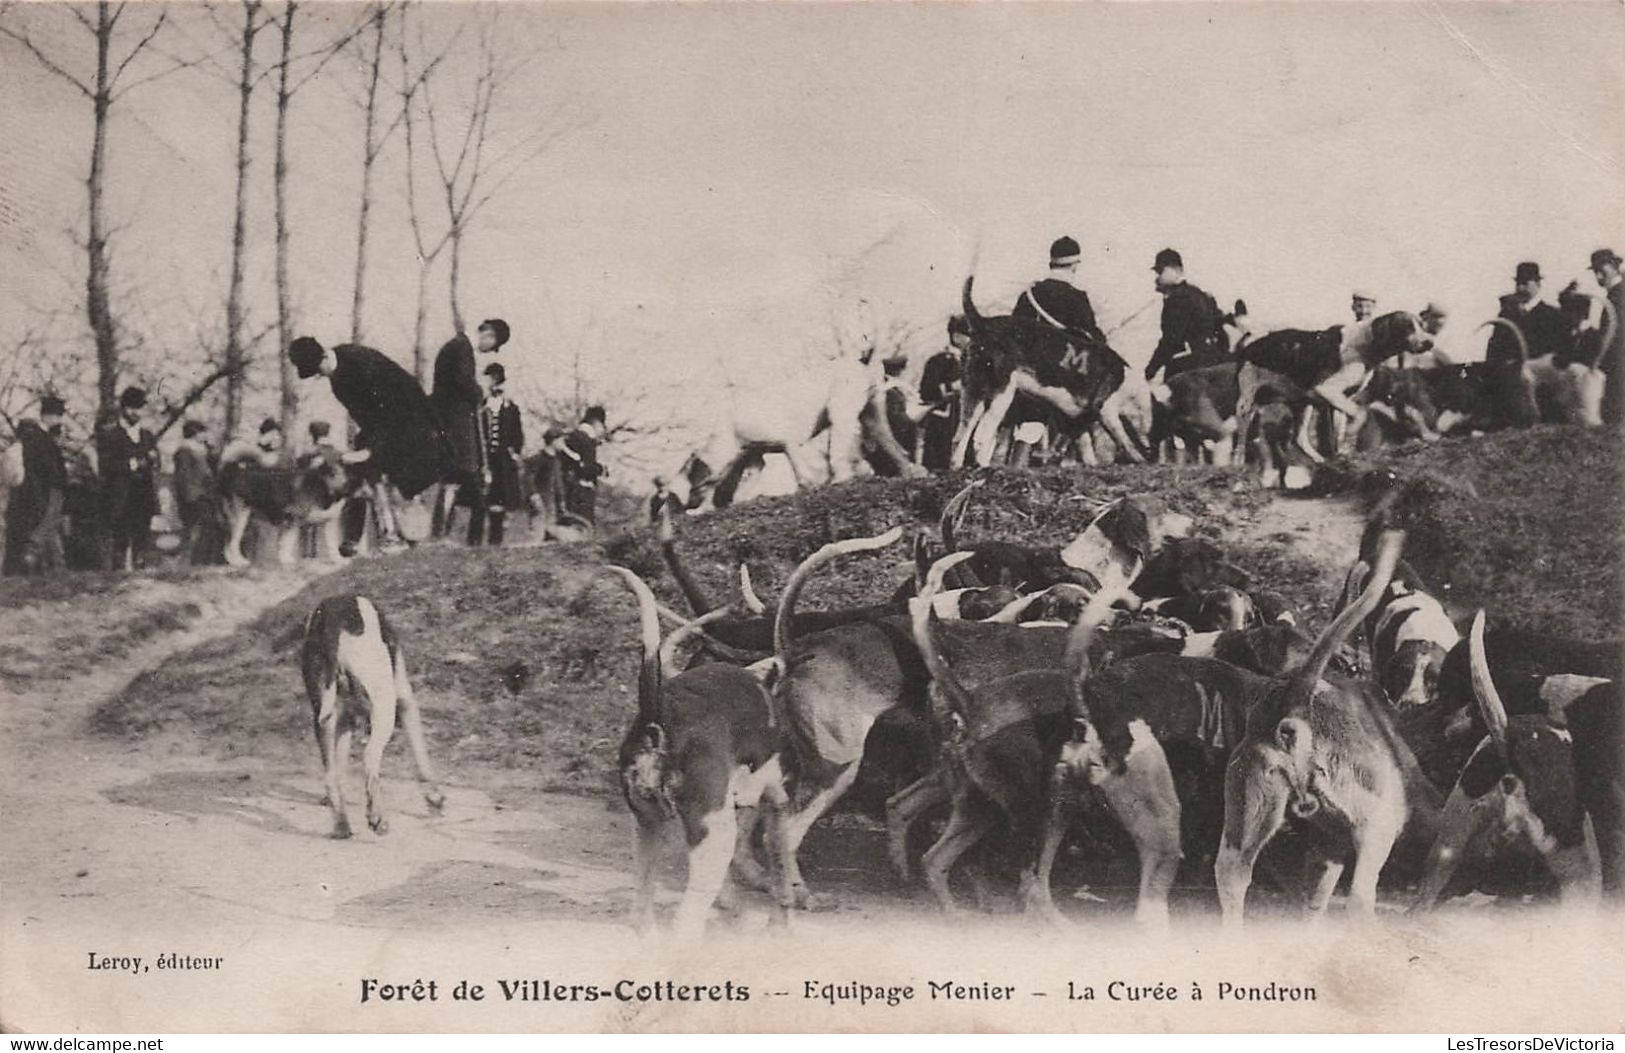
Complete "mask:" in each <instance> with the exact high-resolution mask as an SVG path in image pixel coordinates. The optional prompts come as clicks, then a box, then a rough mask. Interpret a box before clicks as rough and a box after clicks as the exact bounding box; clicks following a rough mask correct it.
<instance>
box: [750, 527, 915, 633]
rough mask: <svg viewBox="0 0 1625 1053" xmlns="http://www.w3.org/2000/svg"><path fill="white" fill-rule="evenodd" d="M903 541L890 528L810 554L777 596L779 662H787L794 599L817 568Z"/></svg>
mask: <svg viewBox="0 0 1625 1053" xmlns="http://www.w3.org/2000/svg"><path fill="white" fill-rule="evenodd" d="M902 537H903V528H902V527H900V526H896V527H892V528H891V529H890V530H888V531H886V532H885V533H884V534H880V535H877V536H875V537H854V538H848V539H847V540H845V541H832V542H830V543H829V544H827V545H825V546H824V547H823V548H821V549H819V550H818V551H817V552H814V553H813V554H812V555H810V556H808V557H807V558H806V559H804V560H802V562H801V565H800V566H799V567H797V568H796V569H795V573H793V574H791V575H790V580H789V581H787V582H786V583H785V585H784V592H783V594H782V595H780V596H779V610H778V614H777V615H775V617H774V619H773V649H774V650H775V651H776V652H778V655H779V660H780V661H781V662H788V661H789V660H790V620H791V618H792V617H794V615H795V609H796V597H798V596H799V595H801V589H802V586H804V585H805V584H806V583H807V578H808V577H809V576H810V575H811V574H812V572H813V571H815V570H817V569H818V568H819V567H820V566H822V565H823V564H825V563H828V562H829V561H830V560H832V559H834V558H835V557H836V556H844V555H847V554H848V553H852V552H873V551H874V550H875V549H881V548H885V547H886V546H887V545H895V544H896V543H897V542H898V541H900V540H901V539H902Z"/></svg>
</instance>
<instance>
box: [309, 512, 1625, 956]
mask: <svg viewBox="0 0 1625 1053" xmlns="http://www.w3.org/2000/svg"><path fill="white" fill-rule="evenodd" d="M978 485H979V484H977V483H972V484H971V485H970V486H968V487H966V488H965V489H964V490H963V491H961V492H960V493H959V494H957V495H956V496H955V497H954V498H953V499H952V500H951V501H949V502H948V503H947V504H946V506H945V507H944V509H943V513H942V517H941V521H940V524H938V526H937V530H936V531H933V530H931V529H930V528H924V529H921V530H920V531H919V532H918V534H917V536H916V537H915V538H914V539H913V544H914V564H915V568H916V569H915V572H914V574H913V576H912V577H911V578H910V579H909V580H906V581H904V582H903V583H902V584H901V585H899V586H898V587H897V588H896V590H895V592H894V593H893V594H892V595H891V596H890V597H889V598H887V599H885V600H883V601H880V602H876V603H874V604H872V605H868V606H861V607H855V608H850V609H843V610H821V611H815V610H803V611H798V610H797V605H798V604H797V600H798V597H799V596H800V595H801V593H802V591H803V589H804V587H805V586H806V585H807V584H808V582H809V580H810V579H812V578H813V576H814V575H816V574H817V573H818V572H819V569H820V568H821V567H827V566H828V565H830V564H831V563H832V562H833V561H837V560H841V559H843V558H845V557H849V556H851V555H853V554H856V553H865V552H878V551H879V550H883V549H885V548H887V547H889V546H892V545H896V544H898V543H899V542H900V541H901V540H902V538H903V535H904V530H903V528H902V527H897V528H894V529H892V530H890V531H887V532H886V533H884V534H881V535H879V536H877V537H854V538H850V539H846V540H840V541H835V542H833V543H830V544H828V545H825V546H824V547H822V548H820V549H819V550H818V551H816V552H814V553H812V554H811V555H810V556H808V557H807V558H806V559H805V560H804V561H803V562H802V563H801V564H800V565H799V566H798V567H797V568H796V570H795V571H794V573H793V574H792V575H791V576H790V577H789V579H788V580H787V582H786V584H785V587H784V590H783V593H782V595H781V596H780V597H779V598H778V602H777V604H776V605H769V604H767V603H764V602H763V601H762V600H761V599H759V598H758V597H757V595H756V593H755V591H754V589H753V588H752V585H751V582H750V579H749V576H748V573H742V574H741V582H740V598H739V599H738V600H737V601H736V602H735V603H732V604H724V605H718V604H716V603H713V602H712V601H711V600H710V599H708V598H707V597H706V596H705V595H704V593H703V591H702V590H701V589H700V588H699V586H698V585H697V583H696V582H695V581H694V579H693V577H692V575H691V574H690V573H688V571H687V570H686V568H685V567H684V565H683V562H682V559H681V555H680V552H679V549H678V544H677V539H676V537H675V536H674V534H673V531H672V529H671V520H670V517H669V516H667V517H666V519H665V521H664V523H663V524H662V527H661V530H660V541H661V547H662V551H663V553H664V556H665V559H666V563H667V567H668V569H669V570H670V572H671V573H672V575H673V577H674V579H675V580H676V582H677V584H678V585H679V586H680V587H681V588H682V590H683V593H684V595H685V597H686V599H687V601H688V603H689V605H690V606H691V607H692V610H693V613H692V615H691V616H689V615H680V614H678V613H676V612H674V611H671V610H670V609H668V608H666V607H664V606H663V605H661V604H660V603H658V602H657V600H656V598H655V596H654V594H653V593H652V592H651V590H650V589H649V587H648V585H647V584H646V583H645V582H644V581H643V580H642V579H640V578H639V577H638V576H637V575H636V574H634V573H633V572H632V571H630V570H627V569H625V568H622V567H613V566H611V567H606V568H605V571H606V573H609V574H613V575H616V576H618V577H619V579H620V580H621V581H623V582H624V584H625V585H626V587H627V588H628V589H630V590H631V592H632V593H633V594H634V595H635V596H636V598H637V601H638V632H639V636H640V638H641V643H642V661H641V666H640V670H639V673H638V683H637V688H636V697H637V709H636V712H635V713H631V714H628V718H629V719H628V728H627V732H626V735H625V738H624V740H623V741H622V743H621V746H620V751H619V760H618V776H619V781H620V786H621V790H622V792H623V793H624V796H625V800H626V804H627V806H628V807H629V808H630V810H631V812H632V815H633V817H634V819H635V830H636V835H635V836H636V841H635V849H636V851H635V860H636V862H635V869H636V883H637V892H636V895H635V901H634V902H635V906H634V915H635V917H634V919H633V920H634V921H635V922H636V923H637V924H638V925H639V926H643V927H648V926H653V925H654V923H655V920H656V906H657V904H656V900H657V895H656V892H657V885H658V876H659V872H660V870H661V867H662V863H663V862H664V860H665V853H666V851H667V850H668V848H670V847H672V846H675V845H677V844H681V845H682V846H683V851H684V852H685V853H686V856H687V879H686V887H685V888H684V890H683V892H682V893H681V896H680V899H679V900H678V903H677V906H676V912H675V921H674V928H675V931H676V933H677V934H679V935H680V936H683V937H688V938H693V937H697V936H699V935H700V934H701V933H702V932H703V931H704V929H705V926H706V924H707V921H708V920H709V918H710V915H711V913H712V911H713V908H715V907H717V906H718V905H719V903H720V904H722V905H730V904H732V903H733V902H734V901H735V897H736V896H737V895H738V894H739V893H740V891H741V890H750V889H753V890H756V891H760V892H765V893H766V894H767V896H768V900H769V902H770V904H771V906H770V912H769V917H770V919H771V920H772V921H773V922H784V921H787V920H788V918H789V916H790V913H789V912H791V911H793V910H795V909H797V908H800V907H804V906H806V905H807V903H808V901H809V898H810V897H811V895H812V890H810V889H809V888H808V885H807V882H806V880H805V879H804V878H803V876H802V872H801V869H800V866H799V865H798V856H799V854H800V852H801V848H802V843H803V839H804V838H805V837H806V836H807V834H808V830H809V828H810V827H811V826H812V825H813V824H814V823H816V822H817V821H818V820H819V819H820V817H822V816H824V815H826V814H827V813H828V812H829V811H830V810H831V808H832V806H834V805H836V803H837V802H838V801H839V800H840V799H841V798H842V796H843V795H845V794H847V793H848V791H849V790H851V789H852V788H853V787H854V784H855V783H857V782H858V781H859V779H860V772H862V773H863V775H862V778H863V779H864V780H865V781H867V782H873V781H875V780H879V782H880V784H881V785H883V786H885V787H887V788H888V789H889V790H890V792H889V795H888V796H887V797H886V799H885V822H886V836H887V844H888V855H889V859H888V860H880V859H876V860H875V861H874V865H875V866H876V867H877V868H879V867H886V866H889V867H892V868H894V869H895V870H896V872H897V873H898V874H900V875H902V876H903V877H905V878H908V877H912V876H913V875H915V874H918V875H919V876H920V877H922V878H923V881H924V885H925V887H926V888H927V889H928V890H929V893H930V895H931V896H933V897H934V898H935V900H936V901H937V902H938V903H939V904H940V906H941V909H942V910H943V911H945V912H947V913H949V914H954V913H958V912H961V911H965V910H967V909H970V908H971V907H972V905H973V903H974V904H976V906H977V909H982V907H983V906H984V905H985V904H984V902H983V901H984V899H985V896H986V894H987V892H988V890H989V889H992V888H998V887H999V886H1000V885H1001V883H1002V885H1003V887H1004V888H1005V889H1014V890H1015V894H1016V897H1017V899H1018V901H1019V903H1020V904H1021V906H1022V907H1023V909H1024V910H1025V912H1027V913H1029V914H1032V915H1034V916H1035V917H1037V918H1039V919H1041V920H1043V921H1046V922H1053V923H1056V924H1067V919H1066V918H1065V917H1064V915H1063V912H1062V911H1061V910H1060V909H1059V908H1058V907H1057V905H1056V902H1055V896H1054V894H1053V893H1052V889H1051V872H1052V869H1055V864H1056V861H1057V858H1058V856H1064V857H1066V858H1069V859H1076V858H1077V857H1078V856H1080V855H1089V854H1091V853H1097V854H1107V855H1112V854H1115V855H1117V856H1120V857H1121V858H1122V859H1123V860H1124V861H1125V862H1128V861H1137V866H1138V875H1139V877H1138V893H1137V896H1136V898H1135V906H1134V917H1135V919H1136V920H1137V921H1139V922H1141V923H1143V924H1145V925H1149V926H1154V927H1163V926H1167V925H1168V922H1169V898H1170V893H1171V892H1173V891H1175V890H1176V889H1178V890H1186V891H1188V890H1193V889H1194V890H1197V892H1198V895H1200V890H1201V889H1204V888H1212V887H1214V886H1216V889H1217V899H1218V906H1219V911H1220V914H1221V917H1222V920H1223V924H1224V925H1225V926H1240V925H1241V924H1242V919H1243V914H1244V911H1245V908H1246V905H1247V897H1248V891H1249V888H1250V886H1252V885H1253V883H1254V875H1255V869H1256V870H1257V872H1258V874H1259V876H1260V880H1261V881H1263V880H1265V879H1269V880H1271V881H1272V882H1273V883H1275V884H1276V886H1277V887H1278V888H1279V889H1280V890H1281V891H1283V892H1289V893H1293V894H1295V895H1297V896H1298V897H1299V898H1300V900H1301V903H1302V908H1301V909H1302V910H1303V912H1304V913H1305V914H1306V915H1307V917H1308V919H1310V920H1314V919H1318V918H1320V917H1322V916H1323V915H1325V914H1326V913H1327V911H1328V906H1329V905H1330V904H1331V903H1332V902H1333V897H1334V893H1335V892H1336V891H1337V890H1338V888H1339V886H1340V883H1341V882H1342V879H1343V876H1344V871H1345V869H1347V870H1348V871H1349V874H1348V881H1347V896H1346V901H1345V903H1346V908H1345V909H1346V913H1348V914H1349V915H1352V916H1356V917H1358V916H1370V915H1373V914H1374V913H1376V911H1377V910H1378V905H1379V898H1378V897H1379V890H1381V892H1382V893H1383V899H1382V904H1383V909H1384V910H1388V909H1391V908H1392V909H1408V910H1411V911H1427V910H1430V909H1432V908H1434V907H1435V906H1436V905H1437V904H1439V903H1440V902H1441V901H1443V900H1445V899H1447V898H1449V897H1453V896H1457V895H1462V894H1467V893H1478V894H1486V893H1487V894H1491V895H1498V896H1508V897H1513V898H1514V899H1520V898H1525V897H1529V896H1540V897H1553V896H1555V897H1557V898H1560V899H1561V900H1564V901H1576V902H1580V903H1582V904H1583V903H1586V902H1587V901H1588V900H1589V899H1590V898H1592V897H1596V896H1598V895H1599V889H1600V897H1601V900H1602V902H1603V903H1604V904H1608V903H1614V904H1617V902H1618V900H1619V898H1620V897H1621V895H1622V886H1621V873H1622V866H1625V772H1622V770H1621V756H1622V749H1621V746H1622V743H1625V730H1622V723H1625V721H1622V710H1625V705H1622V692H1621V680H1620V651H1619V648H1618V647H1617V646H1615V645H1610V644H1594V643H1588V642H1581V641H1574V640H1567V639H1562V638H1555V637H1549V636H1532V635H1530V634H1527V633H1522V632H1514V631H1510V630H1507V629H1504V628H1499V627H1497V626H1496V625H1495V624H1494V623H1495V621H1496V612H1494V611H1490V612H1486V611H1484V610H1478V611H1476V612H1471V613H1466V614H1464V615H1463V616H1462V617H1460V618H1456V617H1452V615H1451V613H1450V612H1449V611H1447V610H1446V608H1445V606H1444V605H1442V604H1441V603H1440V601H1439V600H1438V599H1437V598H1436V597H1435V596H1434V595H1433V594H1432V593H1430V591H1429V588H1428V583H1427V582H1426V581H1423V580H1421V578H1420V577H1419V576H1418V575H1417V574H1416V573H1415V572H1414V571H1413V570H1412V569H1411V568H1410V567H1409V566H1407V564H1406V563H1405V561H1404V559H1403V558H1402V557H1403V544H1404V534H1403V533H1402V532H1401V531H1398V530H1395V529H1391V528H1390V527H1389V525H1388V524H1389V522H1390V520H1391V515H1390V509H1391V508H1392V503H1391V502H1388V503H1383V502H1379V503H1378V506H1377V509H1376V511H1375V512H1374V513H1373V516H1372V518H1371V521H1370V523H1369V525H1368V527H1367V530H1366V533H1365V536H1364V539H1363V541H1362V543H1361V552H1360V557H1359V559H1358V561H1357V562H1356V563H1355V564H1354V565H1353V566H1352V567H1350V568H1349V571H1348V576H1347V581H1346V585H1345V587H1344V590H1343V594H1342V597H1341V599H1340V601H1339V603H1338V605H1337V607H1336V610H1335V613H1334V615H1333V616H1332V619H1331V621H1330V622H1329V624H1327V625H1325V626H1324V627H1323V628H1322V629H1321V631H1320V632H1319V634H1318V635H1311V634H1310V633H1309V632H1308V626H1305V625H1304V624H1302V622H1301V621H1300V618H1299V616H1298V614H1297V613H1296V612H1295V611H1293V610H1292V609H1291V607H1290V606H1289V605H1288V603H1287V602H1286V601H1285V600H1284V599H1283V598H1282V596H1281V595H1280V594H1279V593H1277V592H1274V591H1272V590H1271V589H1270V588H1269V587H1268V583H1267V582H1259V581H1255V580H1253V579H1252V577H1251V576H1250V575H1249V574H1247V573H1246V572H1244V571H1243V570H1242V569H1241V568H1239V567H1237V566H1236V565H1234V564H1233V563H1231V562H1230V561H1229V560H1227V559H1226V556H1225V553H1224V552H1223V551H1222V550H1221V549H1220V548H1219V547H1218V546H1216V545H1215V544H1213V543H1212V542H1209V541H1207V540H1204V539H1202V538H1199V537H1197V536H1195V535H1194V530H1193V528H1194V527H1195V526H1196V524H1195V523H1193V522H1192V520H1191V518H1190V517H1189V516H1185V515H1182V514H1180V513H1177V512H1174V511H1172V510H1170V509H1169V508H1167V507H1166V506H1165V505H1164V504H1163V503H1162V502H1161V501H1159V500H1156V499H1152V498H1148V497H1141V496H1131V497H1125V498H1121V499H1118V500H1115V501H1110V502H1101V503H1099V504H1098V505H1097V506H1096V508H1095V509H1094V512H1093V516H1092V519H1091V521H1090V522H1089V524H1088V526H1087V527H1086V528H1085V529H1084V530H1083V531H1082V532H1081V533H1079V534H1078V535H1077V536H1076V537H1075V538H1073V539H1072V540H1071V541H1070V542H1069V543H1068V544H1066V545H1065V546H1063V547H1059V548H1042V547H1030V546H1026V545H1021V544H1015V543H1011V542H1007V541H1000V540H980V541H976V542H974V543H966V542H962V540H961V539H960V538H958V537H956V532H957V531H958V530H959V529H962V524H963V516H964V513H965V509H966V506H967V504H968V503H969V502H971V501H972V500H973V499H974V498H975V496H976V489H977V486H978ZM938 532H939V536H932V535H933V534H934V533H938ZM663 621H665V622H666V623H667V624H675V628H674V629H673V630H672V631H671V632H670V633H669V634H667V635H665V636H664V638H662V622H663ZM629 628H630V627H629ZM302 661H303V670H304V677H305V683H306V685H307V687H308V690H309V696H310V703H311V706H312V710H313V716H314V720H315V727H316V734H317V739H318V742H319V743H320V745H321V756H322V760H323V764H324V768H325V770H326V775H327V785H328V793H329V799H330V802H331V805H332V808H333V815H334V830H333V832H334V836H336V837H346V836H349V833H350V827H349V821H348V819H347V817H346V814H345V806H344V801H343V798H342V795H341V792H340V779H339V775H340V772H339V768H340V764H339V760H340V759H341V758H344V757H346V756H347V753H348V739H349V737H350V734H351V732H352V731H353V729H355V728H356V727H357V726H359V725H363V724H368V723H370V724H371V725H372V727H373V728H375V729H379V730H378V731H377V733H375V734H374V735H372V737H371V741H370V742H369V743H368V745H367V748H366V751H365V767H366V786H367V817H368V822H369V824H370V825H371V826H372V828H373V829H374V830H375V831H377V832H379V833H382V832H383V831H384V829H385V822H386V820H385V816H384V813H383V810H382V806H381V804H380V800H379V790H380V783H379V761H380V757H381V755H382V753H383V750H384V745H385V743H386V742H387V740H388V738H389V734H390V731H391V730H392V729H393V727H394V724H395V721H396V718H397V716H399V718H400V720H401V723H402V725H403V727H404V728H405V730H406V733H407V737H408V739H409V741H410V744H411V747H412V751H413V754H414V757H415V759H416V762H417V766H418V771H419V775H420V778H421V779H422V781H423V783H424V786H425V793H426V796H427V798H428V801H429V803H430V806H431V807H432V808H434V809H436V810H438V809H439V807H440V805H441V800H442V798H441V794H440V791H439V789H438V788H437V786H436V783H435V776H434V774H433V772H432V770H431V767H430V762H429V758H428V755H427V752H426V750H425V748H424V735H423V730H422V726H421V721H420V719H419V716H418V710H417V705H416V703H415V701H414V700H413V697H412V692H411V685H410V681H409V679H408V676H407V667H406V663H405V658H404V655H403V650H402V645H401V642H400V640H399V639H398V637H397V636H396V634H395V633H394V632H393V630H392V629H391V627H390V624H389V622H388V621H387V619H386V618H385V616H384V614H383V613H382V612H380V611H378V610H377V609H376V608H375V607H374V605H373V604H372V603H371V602H370V601H368V600H366V599H365V598H361V597H357V596H345V597H339V598H335V599H329V600H326V601H323V603H322V604H321V605H320V606H319V607H318V608H317V609H316V611H315V612H313V613H312V615H311V617H310V619H309V621H308V623H307V626H306V639H305V646H304V650H303V653H302ZM341 688H342V689H344V690H341ZM1073 839H1076V841H1075V842H1074V841H1073ZM1069 844H1071V845H1072V846H1073V847H1071V848H1070V850H1068V851H1063V850H1066V849H1068V846H1069ZM922 845H928V847H926V848H925V849H924V852H923V855H921V854H918V853H917V851H916V849H917V848H918V847H919V846H922ZM1078 846H1082V847H1081V848H1080V847H1078ZM1267 849H1268V851H1266V850H1267ZM1282 864H1286V865H1282ZM1065 869H1066V868H1064V867H1063V868H1062V870H1063V871H1065ZM1063 877H1064V873H1063ZM821 895H827V893H823V894H821ZM1196 909H1198V910H1199V908H1196ZM1184 914H1185V912H1184V910H1183V908H1182V909H1181V911H1180V915H1181V916H1182V917H1183V916H1184Z"/></svg>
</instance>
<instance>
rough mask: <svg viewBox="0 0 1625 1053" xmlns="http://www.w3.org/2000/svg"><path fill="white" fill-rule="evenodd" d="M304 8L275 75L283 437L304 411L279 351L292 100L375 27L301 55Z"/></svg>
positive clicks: (289, 9)
mask: <svg viewBox="0 0 1625 1053" xmlns="http://www.w3.org/2000/svg"><path fill="white" fill-rule="evenodd" d="M298 11H299V5H298V4H297V3H294V2H292V0H289V2H288V3H286V4H284V5H283V7H282V17H281V18H280V19H279V20H278V22H277V28H278V30H279V31H280V34H281V38H282V39H281V55H280V57H279V58H278V60H277V63H276V65H275V66H274V67H272V69H274V70H275V72H276V156H275V159H274V161H273V162H272V169H271V170H272V177H271V179H272V201H273V206H272V207H273V211H274V214H275V223H276V335H277V348H278V350H279V353H278V355H277V363H278V373H277V376H278V381H279V384H278V392H279V394H278V401H277V408H278V413H277V419H278V420H279V421H280V422H281V424H282V434H284V435H290V436H291V435H292V434H293V422H294V418H295V416H296V415H297V414H298V412H299V389H298V384H297V378H296V377H295V376H294V371H293V363H292V362H291V361H289V360H288V356H287V355H284V354H281V353H280V350H281V349H283V348H286V347H287V346H288V344H289V343H290V342H292V340H293V292H292V289H291V286H290V284H289V281H288V251H289V240H290V239H289V232H288V113H289V110H290V109H291V108H292V103H293V97H294V95H295V94H296V93H297V92H298V91H299V89H300V88H302V87H304V86H305V85H306V84H308V83H309V82H310V80H311V78H313V77H315V76H316V75H317V74H318V73H320V72H321V71H322V69H323V68H325V67H326V66H327V64H328V63H329V62H330V61H332V59H333V58H334V57H335V56H337V55H338V54H339V53H340V52H341V51H342V50H343V49H344V48H345V47H346V46H347V45H348V44H349V43H350V41H352V40H353V39H355V36H356V34H358V33H360V32H361V31H362V30H363V29H364V28H366V26H367V25H368V24H370V22H371V16H370V15H369V16H368V17H367V18H365V19H363V20H362V21H361V22H360V23H359V24H358V25H356V26H355V27H354V28H352V29H351V30H350V31H349V32H347V33H345V34H343V35H342V36H340V37H338V38H337V39H336V40H334V41H332V42H331V43H329V44H327V45H325V46H324V47H322V48H320V49H319V50H317V51H315V52H311V53H309V54H305V55H296V54H295V53H294V50H293V40H294V19H295V16H296V15H297V14H298ZM303 59H311V60H314V61H313V62H311V64H310V65H309V68H307V69H304V70H302V71H301V72H300V74H299V76H298V77H297V78H295V76H294V69H295V66H296V65H297V64H298V63H299V62H300V61H301V60H303Z"/></svg>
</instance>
